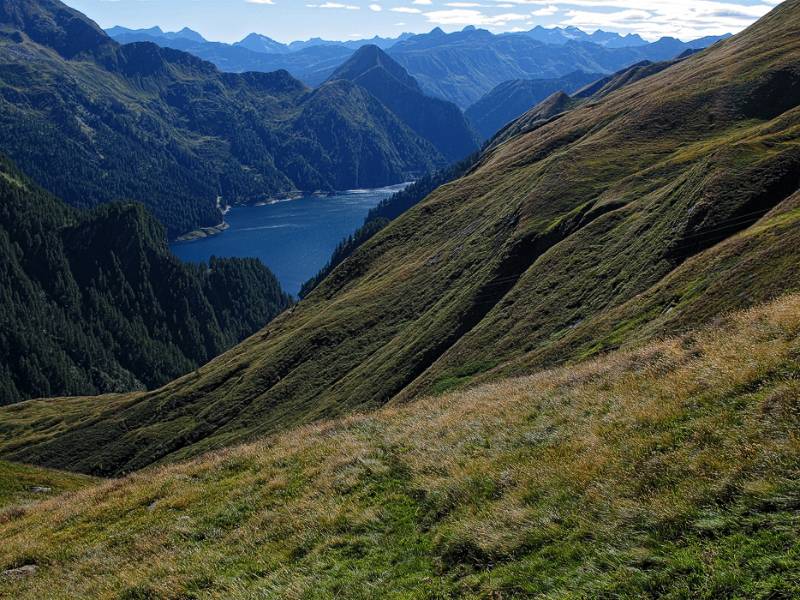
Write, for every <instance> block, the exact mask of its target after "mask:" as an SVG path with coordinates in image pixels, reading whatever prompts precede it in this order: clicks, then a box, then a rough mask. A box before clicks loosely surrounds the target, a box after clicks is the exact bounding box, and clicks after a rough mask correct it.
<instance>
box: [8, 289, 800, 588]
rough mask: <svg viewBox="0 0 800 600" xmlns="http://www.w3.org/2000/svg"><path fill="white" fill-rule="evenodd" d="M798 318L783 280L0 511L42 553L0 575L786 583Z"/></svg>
mask: <svg viewBox="0 0 800 600" xmlns="http://www.w3.org/2000/svg"><path fill="white" fill-rule="evenodd" d="M799 334H800V295H792V296H787V297H784V298H782V299H779V300H777V301H775V302H773V303H771V304H769V305H767V306H764V307H761V308H757V309H752V310H748V311H745V312H741V313H738V314H735V315H733V316H731V317H729V318H727V319H726V320H724V321H721V322H718V323H717V324H716V325H715V326H714V327H712V328H709V329H706V330H703V331H701V332H700V333H697V334H692V335H688V336H684V337H680V338H674V339H668V340H664V341H661V342H658V343H654V344H651V345H649V346H648V347H646V348H643V349H640V350H636V351H629V352H618V353H615V354H611V355H608V356H605V357H603V358H601V359H598V360H594V361H591V362H586V363H584V364H580V365H577V366H574V367H569V368H562V369H556V370H550V371H545V372H541V373H538V374H535V375H533V376H530V377H525V378H519V379H512V380H507V381H503V382H501V383H496V384H492V385H486V386H484V387H480V388H476V389H473V390H470V391H466V392H461V393H454V394H451V395H448V396H444V397H438V398H429V399H425V400H421V401H419V402H416V403H413V404H409V405H403V406H394V407H388V408H384V409H382V410H380V411H378V412H376V413H373V414H369V415H361V416H353V417H349V418H346V419H341V420H336V421H329V422H324V423H320V424H316V425H312V426H306V427H302V428H299V429H296V430H293V431H290V432H287V433H285V434H282V435H279V436H275V437H271V438H268V439H265V440H263V441H260V442H258V443H254V444H249V445H246V446H240V447H237V448H233V449H228V450H225V451H221V452H215V453H211V454H208V455H205V456H203V457H201V458H198V459H196V460H192V461H190V462H185V463H180V464H175V465H170V466H166V467H161V468H154V469H149V470H145V471H142V472H139V473H136V474H133V475H131V476H129V477H126V478H123V479H118V480H111V481H107V482H104V483H101V484H99V485H96V486H94V487H91V488H88V489H84V490H81V491H78V492H75V493H73V494H70V495H66V496H63V497H60V498H58V499H55V500H52V501H48V502H45V503H43V504H40V505H38V506H35V507H32V508H30V509H29V510H27V511H25V513H24V514H16V515H13V516H12V518H10V519H8V520H7V522H5V523H2V524H0V537H2V539H3V540H4V543H3V544H2V546H0V568H3V569H8V568H12V567H18V566H21V565H24V564H36V565H38V567H39V569H38V572H37V574H36V575H34V576H32V577H29V578H25V579H9V578H5V579H2V578H0V596H2V595H3V594H6V596H7V597H13V598H37V599H38V598H78V597H79V598H95V597H96V598H162V597H163V598H195V597H197V598H310V597H311V598H316V597H318V598H329V597H348V598H351V597H352V598H385V597H397V598H406V597H420V598H422V597H425V598H430V597H450V596H453V595H459V596H468V597H469V596H473V597H486V596H490V595H491V594H498V595H500V596H502V597H505V596H509V597H511V596H527V595H543V596H547V597H585V596H587V595H588V596H599V597H602V596H610V597H626V596H629V597H641V596H643V595H644V596H661V595H665V596H669V595H672V597H701V596H707V597H716V596H726V597H737V596H738V597H758V596H766V595H769V594H777V596H773V597H788V596H787V595H791V594H792V593H794V592H800V588H798V582H797V579H796V577H795V576H796V573H797V571H796V570H794V571H793V569H796V567H797V566H798V565H800V562H799V561H800V548H799V547H798V542H797V535H796V534H797V533H798V521H797V518H796V507H797V506H800V486H798V465H800V428H799V427H798V425H800V342H799V340H800V338H799ZM765 507H766V508H765ZM793 507H794V508H793ZM753 519H756V520H757V523H756V524H755V525H754V524H753V523H754V522H753ZM754 527H755V529H753V528H754ZM763 536H766V537H763ZM787 536H788V537H787ZM780 594H784V595H783V596H781V595H780Z"/></svg>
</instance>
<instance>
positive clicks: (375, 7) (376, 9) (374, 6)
mask: <svg viewBox="0 0 800 600" xmlns="http://www.w3.org/2000/svg"><path fill="white" fill-rule="evenodd" d="M369 9H370V10H371V11H372V12H381V11H382V10H383V7H382V6H381V5H380V4H370V5H369Z"/></svg>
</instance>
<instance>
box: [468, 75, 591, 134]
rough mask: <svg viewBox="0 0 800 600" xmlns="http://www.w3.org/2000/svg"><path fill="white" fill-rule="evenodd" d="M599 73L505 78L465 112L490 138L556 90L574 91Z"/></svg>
mask: <svg viewBox="0 0 800 600" xmlns="http://www.w3.org/2000/svg"><path fill="white" fill-rule="evenodd" d="M602 78H603V75H602V74H599V73H585V72H583V71H575V72H574V73H570V74H569V75H565V76H564V77H558V78H556V79H515V80H512V81H505V82H503V83H501V84H500V85H498V86H497V87H496V88H494V89H493V90H492V91H490V92H489V93H488V94H486V95H485V96H483V97H482V98H481V99H480V100H478V101H477V102H476V103H475V104H473V105H472V106H470V107H469V108H468V109H467V110H466V111H465V112H464V114H465V116H466V117H467V119H468V120H469V122H470V124H471V125H472V126H473V127H474V128H475V130H476V131H477V132H478V133H479V134H480V136H481V139H483V140H488V139H489V138H491V137H492V136H493V135H494V134H495V133H497V132H498V131H500V129H502V128H503V126H504V125H507V124H508V123H510V122H511V121H513V120H515V119H517V118H518V117H519V116H520V115H522V114H523V113H525V112H527V111H528V110H530V109H531V108H532V107H534V106H536V105H537V104H539V103H540V102H541V101H542V100H544V99H545V98H547V97H549V96H551V95H552V94H555V93H556V92H565V93H566V94H572V93H573V92H576V91H578V90H579V89H581V88H583V87H584V86H586V85H588V84H590V83H593V82H595V81H597V80H598V79H602Z"/></svg>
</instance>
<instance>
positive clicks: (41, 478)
mask: <svg viewBox="0 0 800 600" xmlns="http://www.w3.org/2000/svg"><path fill="white" fill-rule="evenodd" d="M95 481H96V480H95V479H94V478H93V477H88V476H86V475H78V474H75V473H65V472H64V471H53V470H52V469H43V468H42V467H35V466H31V465H22V464H19V463H10V462H6V461H2V460H0V520H3V519H4V518H7V517H8V515H5V514H4V513H3V512H2V511H3V509H6V508H7V507H12V508H16V510H20V505H27V504H30V503H32V502H38V501H40V500H46V499H49V498H52V497H54V496H57V495H59V494H61V493H63V492H70V491H73V490H77V489H80V488H82V487H86V486H88V485H91V484H92V483H94V482H95Z"/></svg>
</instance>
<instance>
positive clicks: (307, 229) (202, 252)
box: [170, 184, 405, 296]
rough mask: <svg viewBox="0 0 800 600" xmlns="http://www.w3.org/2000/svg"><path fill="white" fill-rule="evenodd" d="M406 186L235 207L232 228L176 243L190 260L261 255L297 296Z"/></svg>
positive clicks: (230, 217)
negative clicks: (381, 205)
mask: <svg viewBox="0 0 800 600" xmlns="http://www.w3.org/2000/svg"><path fill="white" fill-rule="evenodd" d="M404 187H405V184H403V185H397V186H391V187H387V188H380V189H375V190H353V191H349V192H339V193H337V194H336V195H335V196H305V197H303V198H299V199H297V200H287V201H282V202H277V203H275V204H266V205H263V206H242V207H234V208H231V210H230V211H228V214H227V215H226V216H225V221H227V223H228V225H230V228H229V229H227V230H226V231H224V232H222V233H221V234H219V235H215V236H213V237H209V238H204V239H201V240H195V241H193V242H176V243H174V244H172V245H171V246H170V247H171V249H172V251H173V252H174V253H175V255H176V256H178V257H179V258H181V259H183V260H185V261H189V262H206V261H208V259H209V258H211V257H212V256H218V257H232V256H238V257H252V258H258V259H261V262H263V263H264V264H265V265H267V266H268V267H269V268H270V269H271V270H272V272H273V273H275V275H276V277H277V278H278V280H279V281H280V282H281V285H282V286H283V289H284V290H286V291H287V292H289V293H290V294H292V295H294V296H297V293H298V292H299V291H300V286H302V285H303V283H305V282H306V281H307V280H308V279H310V278H311V277H313V276H314V275H315V274H316V273H317V272H318V271H319V270H320V269H321V268H322V267H324V266H325V264H326V263H327V262H328V259H330V257H331V253H332V252H333V250H334V249H335V248H336V245H337V244H338V243H339V242H340V241H342V239H344V238H346V237H347V236H348V235H350V234H351V233H353V232H354V231H355V230H356V229H358V228H359V227H360V226H361V225H362V223H363V222H364V217H366V216H367V213H368V212H369V210H370V209H371V208H373V207H374V206H376V205H377V204H378V203H379V202H380V201H381V200H384V199H386V198H388V197H389V196H391V195H392V194H393V193H395V192H396V191H398V190H401V189H403V188H404Z"/></svg>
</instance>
